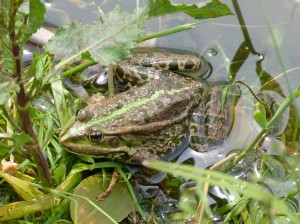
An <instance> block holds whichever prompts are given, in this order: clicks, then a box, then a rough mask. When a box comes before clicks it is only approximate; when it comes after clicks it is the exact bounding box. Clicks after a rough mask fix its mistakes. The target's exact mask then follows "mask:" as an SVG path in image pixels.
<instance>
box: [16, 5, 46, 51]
mask: <svg viewBox="0 0 300 224" xmlns="http://www.w3.org/2000/svg"><path fill="white" fill-rule="evenodd" d="M45 13H46V9H45V6H44V4H42V3H41V1H40V0H29V14H28V22H27V24H26V26H25V28H24V31H23V33H22V35H21V37H20V39H19V41H18V44H21V45H22V44H24V43H25V42H27V41H28V40H29V38H30V37H31V35H32V34H34V33H35V32H36V31H37V30H38V28H40V27H41V26H42V24H43V22H44V16H45Z"/></svg>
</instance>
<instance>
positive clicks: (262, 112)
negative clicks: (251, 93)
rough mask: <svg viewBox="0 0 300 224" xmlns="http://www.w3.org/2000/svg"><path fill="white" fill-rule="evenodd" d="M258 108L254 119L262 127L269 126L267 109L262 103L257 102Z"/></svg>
mask: <svg viewBox="0 0 300 224" xmlns="http://www.w3.org/2000/svg"><path fill="white" fill-rule="evenodd" d="M255 107H256V110H255V112H254V119H255V121H256V122H257V123H258V124H259V126H260V127H262V128H267V117H266V109H265V108H264V106H263V105H262V104H261V103H259V102H258V103H256V105H255Z"/></svg>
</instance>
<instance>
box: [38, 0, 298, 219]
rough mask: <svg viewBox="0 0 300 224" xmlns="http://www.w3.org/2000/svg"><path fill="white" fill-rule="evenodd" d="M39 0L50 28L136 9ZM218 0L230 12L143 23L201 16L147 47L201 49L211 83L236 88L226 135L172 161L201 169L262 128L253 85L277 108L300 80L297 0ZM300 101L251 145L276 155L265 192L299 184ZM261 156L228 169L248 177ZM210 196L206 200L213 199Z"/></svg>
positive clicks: (155, 28)
mask: <svg viewBox="0 0 300 224" xmlns="http://www.w3.org/2000/svg"><path fill="white" fill-rule="evenodd" d="M44 2H45V4H46V6H47V10H48V11H47V16H46V24H47V25H48V26H53V27H59V26H61V25H63V24H67V23H69V22H71V21H72V20H74V19H76V20H81V21H82V22H83V23H93V22H94V21H95V20H97V18H98V17H99V15H101V13H104V12H107V11H110V10H112V9H113V8H114V7H115V5H116V4H119V5H120V7H121V8H122V9H124V10H125V11H128V12H131V11H133V9H135V8H136V2H135V1H91V2H89V1H83V0H77V1H76V0H73V1H71V0H70V1H44ZM92 2H93V3H92ZM222 2H223V3H225V4H226V5H228V6H229V7H230V9H231V10H232V12H233V13H234V14H233V15H229V16H225V17H221V18H216V19H208V20H196V19H193V18H192V17H190V16H189V15H187V14H185V13H184V12H181V13H176V14H171V15H167V16H164V17H159V18H156V19H153V20H150V21H148V22H147V26H146V29H145V32H144V33H145V34H150V33H155V32H160V31H163V30H166V29H170V28H173V27H176V26H180V25H183V24H186V23H199V21H201V23H199V24H197V26H196V27H195V28H194V29H190V30H187V31H185V32H179V33H175V34H172V35H169V36H165V37H160V38H157V39H154V40H151V41H148V42H147V46H149V47H153V48H170V49H182V50H187V51H192V52H195V53H198V54H200V55H202V56H203V57H204V58H205V59H206V60H207V62H208V63H209V65H210V68H211V69H210V73H209V74H208V75H207V76H206V77H205V81H206V82H207V83H209V84H213V83H231V84H234V85H233V86H234V87H235V88H232V91H233V92H234V93H235V94H237V95H239V97H238V98H237V99H238V101H237V102H236V106H235V116H234V122H233V126H232V127H231V131H230V134H229V136H228V138H227V139H226V141H225V142H224V143H223V144H222V145H220V146H217V147H216V148H214V149H212V150H210V151H209V152H207V153H203V154H202V153H200V154H199V153H195V151H193V150H192V149H189V148H188V149H186V150H185V151H184V152H183V153H182V154H181V155H180V156H179V157H178V158H177V161H176V162H177V163H184V162H189V163H190V162H192V163H193V164H194V165H195V166H197V167H201V168H206V167H210V166H212V165H214V164H216V163H217V162H219V161H221V160H222V159H224V158H225V157H226V156H227V155H228V153H233V152H236V151H238V150H242V149H245V148H247V147H248V146H249V145H250V144H251V143H252V142H253V141H254V140H255V138H256V137H257V135H258V134H259V133H260V132H261V130H262V129H261V127H260V126H259V125H258V124H257V123H256V121H255V120H254V118H253V114H254V112H255V104H256V100H255V98H254V97H253V94H252V93H251V91H252V92H253V93H255V94H258V93H260V92H262V93H264V94H266V95H267V96H269V98H270V99H271V103H273V104H275V105H277V106H278V105H280V104H281V103H282V102H283V101H284V99H286V98H287V97H288V96H289V95H290V94H292V93H293V92H295V91H296V90H297V88H299V84H300V79H299V72H300V61H299V59H298V58H299V57H300V50H299V43H298V42H299V41H298V40H299V39H300V31H299V26H300V1H297V0H293V1H285V0H272V1H260V0H257V1H252V0H244V1H237V0H232V1H228V0H224V1H222ZM172 3H178V4H179V3H186V4H190V3H194V1H172ZM138 4H139V5H140V6H144V5H145V2H144V1H140V2H139V3H138ZM120 22H121V21H120ZM250 90H251V91H250ZM299 105H300V99H299V98H296V99H295V101H294V102H293V104H292V105H291V106H290V107H289V108H287V109H286V110H285V112H283V113H282V115H281V116H280V117H279V119H278V121H277V122H275V124H274V125H273V126H272V128H270V129H269V132H270V133H269V134H268V135H265V137H264V138H263V139H262V140H261V141H260V142H259V144H258V145H259V146H255V147H254V148H259V149H260V150H261V152H267V153H268V154H270V155H273V156H274V158H275V160H274V161H276V162H274V163H276V164H277V165H274V167H276V169H275V168H274V169H275V171H274V170H273V175H274V176H277V177H278V178H279V179H277V180H279V181H278V182H275V184H274V182H271V181H270V182H268V183H267V181H266V182H265V184H266V183H267V185H268V187H269V188H270V191H272V192H273V193H274V194H275V195H278V196H279V197H285V196H286V194H287V193H288V192H290V191H292V190H296V189H298V188H299V182H297V181H299V179H298V178H295V176H296V177H297V174H293V172H299V171H298V168H297V166H288V165H287V164H289V163H290V165H291V164H293V163H295V162H292V160H294V159H297V158H298V156H299V149H300V142H299V118H300V117H299V116H300V108H299ZM232 151H233V152H232ZM260 159H261V155H257V152H252V154H251V153H249V157H247V158H246V159H244V160H242V161H241V163H239V164H238V165H237V166H236V167H235V168H234V169H232V170H231V171H230V172H229V173H230V174H231V175H233V176H235V177H239V178H242V179H245V180H251V179H252V178H254V177H253V176H252V175H254V176H256V178H258V177H260V176H261V175H262V174H261V173H260V172H259V171H258V170H259V167H260V165H261V164H260ZM277 161H280V163H277ZM274 163H273V164H274ZM287 167H288V168H287ZM280 172H283V173H284V174H281V173H280ZM288 173H289V175H290V176H291V178H290V177H289V176H288ZM290 173H292V174H290ZM274 176H273V177H274ZM279 176H280V177H279ZM156 178H157V179H156ZM150 179H151V178H150ZM161 180H162V176H157V177H155V178H153V177H152V179H151V181H152V182H160V181H161ZM279 182H280V184H278V183H279ZM191 186H194V183H191V182H188V183H185V184H184V185H181V188H189V187H191ZM140 189H141V191H143V192H149V191H150V192H152V193H153V192H156V194H154V195H155V197H158V195H159V194H160V196H159V199H160V200H163V202H162V204H164V205H165V206H166V207H168V206H169V207H172V206H173V207H174V206H175V207H176V206H177V201H176V200H173V199H172V198H168V199H165V197H166V195H165V194H164V193H166V192H164V193H162V192H161V191H160V190H159V188H158V187H157V186H143V185H140ZM158 192H160V193H158ZM210 194H213V195H214V196H215V197H217V198H219V199H223V198H227V199H228V198H230V199H228V200H232V201H234V194H231V195H229V196H228V195H226V192H225V193H224V192H223V191H222V189H221V188H218V187H215V188H211V189H210ZM167 197H168V196H167ZM213 198H214V197H211V198H210V199H209V200H211V201H213ZM294 199H296V201H297V200H299V196H297V194H296V195H295V198H294ZM210 203H211V204H213V203H214V202H210ZM298 203H299V201H298ZM298 203H296V204H298ZM158 207H159V206H158ZM161 207H163V206H161ZM161 207H160V208H159V209H158V210H160V212H161V218H162V219H164V221H167V218H165V214H166V213H167V212H169V211H168V210H167V209H166V208H164V209H163V208H161ZM293 207H294V209H295V212H299V206H298V205H297V206H296V205H293ZM170 210H171V209H170ZM156 212H157V211H156ZM157 213H159V212H157ZM223 218H224V217H214V220H215V221H216V222H217V221H221V220H222V219H223Z"/></svg>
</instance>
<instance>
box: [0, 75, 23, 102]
mask: <svg viewBox="0 0 300 224" xmlns="http://www.w3.org/2000/svg"><path fill="white" fill-rule="evenodd" d="M18 87H19V86H18V85H16V82H15V80H12V81H10V82H3V83H0V104H1V105H3V104H4V102H5V101H6V99H7V97H8V96H9V95H10V94H11V93H12V92H16V91H18V89H19V88H18Z"/></svg>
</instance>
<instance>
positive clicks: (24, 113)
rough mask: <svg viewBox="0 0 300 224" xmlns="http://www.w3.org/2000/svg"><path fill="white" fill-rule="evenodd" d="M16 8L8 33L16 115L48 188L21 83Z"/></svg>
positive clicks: (42, 159) (27, 100)
mask: <svg viewBox="0 0 300 224" xmlns="http://www.w3.org/2000/svg"><path fill="white" fill-rule="evenodd" d="M17 9H18V6H15V7H13V13H12V16H11V20H10V33H9V37H10V40H11V49H12V54H13V55H12V56H13V62H14V70H13V77H14V78H16V79H17V81H18V83H19V87H20V91H19V92H18V93H17V108H18V114H19V117H20V122H21V129H22V130H23V131H24V132H25V133H26V134H28V135H29V136H30V137H31V138H32V139H33V142H30V143H26V144H25V145H24V147H25V148H26V150H27V152H28V155H29V156H30V158H31V159H32V160H33V161H34V162H35V164H36V166H37V171H38V174H39V177H40V180H41V182H42V184H43V185H44V186H47V187H50V185H51V184H50V183H51V178H50V177H51V176H50V172H49V169H48V164H47V161H46V159H45V157H44V155H43V153H42V150H41V147H40V145H39V142H38V139H37V137H36V135H35V132H34V130H33V126H32V122H31V119H30V115H29V111H28V106H29V104H30V101H29V99H28V97H27V96H26V93H25V89H24V85H23V83H22V80H21V78H22V76H21V74H22V60H21V52H22V49H21V47H20V45H19V44H18V43H17V37H16V34H15V18H16V13H17Z"/></svg>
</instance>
